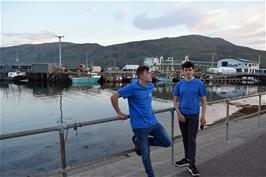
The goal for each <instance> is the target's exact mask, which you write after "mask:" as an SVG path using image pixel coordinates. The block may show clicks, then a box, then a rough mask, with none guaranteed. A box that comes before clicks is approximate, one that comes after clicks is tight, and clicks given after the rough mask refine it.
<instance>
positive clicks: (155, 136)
mask: <svg viewBox="0 0 266 177" xmlns="http://www.w3.org/2000/svg"><path fill="white" fill-rule="evenodd" d="M150 135H152V137H150V138H149V143H150V145H151V146H163V147H169V146H171V144H172V143H171V139H170V136H169V134H168V133H167V131H166V130H165V128H164V127H163V126H162V125H161V124H160V123H157V124H156V125H154V126H153V129H152V132H151V134H150Z"/></svg>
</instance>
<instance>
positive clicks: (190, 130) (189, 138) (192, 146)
mask: <svg viewBox="0 0 266 177" xmlns="http://www.w3.org/2000/svg"><path fill="white" fill-rule="evenodd" d="M183 115H184V116H185V118H186V122H185V123H182V122H180V121H179V127H180V130H181V133H182V137H183V144H184V150H185V158H186V159H189V164H190V165H195V162H196V138H197V133H198V128H199V114H196V115H187V114H183Z"/></svg>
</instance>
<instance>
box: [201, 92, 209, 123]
mask: <svg viewBox="0 0 266 177" xmlns="http://www.w3.org/2000/svg"><path fill="white" fill-rule="evenodd" d="M206 109H207V98H206V96H203V97H201V118H200V123H201V125H205V124H206V118H205V114H206Z"/></svg>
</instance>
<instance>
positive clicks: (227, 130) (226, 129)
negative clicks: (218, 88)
mask: <svg viewBox="0 0 266 177" xmlns="http://www.w3.org/2000/svg"><path fill="white" fill-rule="evenodd" d="M228 134H229V100H228V99H226V120H225V142H226V143H228Z"/></svg>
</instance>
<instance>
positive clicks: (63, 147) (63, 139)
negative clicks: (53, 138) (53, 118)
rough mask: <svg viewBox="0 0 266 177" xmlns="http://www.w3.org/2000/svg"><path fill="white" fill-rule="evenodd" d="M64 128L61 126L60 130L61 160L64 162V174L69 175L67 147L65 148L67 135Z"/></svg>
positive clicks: (65, 176)
mask: <svg viewBox="0 0 266 177" xmlns="http://www.w3.org/2000/svg"><path fill="white" fill-rule="evenodd" d="M64 134H65V133H64V128H63V127H61V128H60V130H59V137H60V151H61V162H62V176H63V177H67V173H66V171H65V170H66V167H67V162H66V149H65V136H64Z"/></svg>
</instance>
